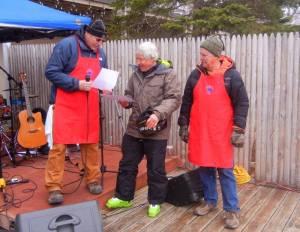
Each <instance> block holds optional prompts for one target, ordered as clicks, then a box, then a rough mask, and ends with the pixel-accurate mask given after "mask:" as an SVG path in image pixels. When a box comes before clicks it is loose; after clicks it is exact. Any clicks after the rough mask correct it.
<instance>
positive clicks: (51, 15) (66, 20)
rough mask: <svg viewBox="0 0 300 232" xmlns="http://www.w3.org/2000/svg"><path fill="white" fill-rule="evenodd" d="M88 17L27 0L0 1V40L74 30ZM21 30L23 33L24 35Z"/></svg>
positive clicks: (29, 37)
mask: <svg viewBox="0 0 300 232" xmlns="http://www.w3.org/2000/svg"><path fill="white" fill-rule="evenodd" d="M90 21H91V19H90V18H89V17H83V16H77V15H72V14H69V13H66V12H63V11H59V10H55V9H52V8H50V7H46V6H43V5H40V4H38V3H34V2H31V1H29V0H0V42H7V41H20V40H22V39H31V38H35V37H39V38H41V37H43V35H44V36H45V37H49V36H52V37H53V36H55V35H56V33H61V32H63V31H64V32H66V31H70V30H77V29H79V28H80V26H81V25H83V24H89V23H90ZM24 33H25V34H24Z"/></svg>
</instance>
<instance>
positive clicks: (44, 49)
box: [9, 33, 300, 188]
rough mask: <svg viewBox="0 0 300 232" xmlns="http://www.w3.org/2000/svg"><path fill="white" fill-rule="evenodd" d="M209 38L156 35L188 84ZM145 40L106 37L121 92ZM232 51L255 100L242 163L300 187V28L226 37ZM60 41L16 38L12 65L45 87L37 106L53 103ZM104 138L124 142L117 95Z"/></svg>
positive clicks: (174, 145)
mask: <svg viewBox="0 0 300 232" xmlns="http://www.w3.org/2000/svg"><path fill="white" fill-rule="evenodd" d="M203 39H204V37H197V38H191V37H187V38H179V39H178V38H170V39H156V40H152V41H153V42H155V43H156V44H157V46H158V47H159V51H160V56H161V57H162V58H165V59H170V60H172V61H173V64H174V68H175V70H176V71H177V74H178V78H179V79H180V81H181V90H182V92H183V90H184V85H185V82H186V80H187V77H188V75H189V73H190V72H191V70H192V69H193V68H194V67H195V65H196V64H197V63H198V61H199V47H200V43H201V41H203ZM142 41H145V40H122V41H108V42H107V43H106V44H105V50H106V52H107V57H108V63H109V67H110V68H111V69H114V70H118V71H119V72H120V77H119V80H118V83H117V86H116V88H115V91H114V92H115V94H123V92H124V89H125V88H126V84H127V80H128V78H129V76H130V74H131V68H130V67H129V66H128V64H133V63H134V62H135V61H134V51H135V50H136V48H137V46H138V45H139V43H141V42H142ZM223 41H224V44H225V46H226V49H225V53H226V54H227V55H229V56H231V57H232V58H233V59H234V60H235V62H236V66H237V69H238V70H239V71H240V73H241V74H242V78H243V80H244V82H245V85H246V88H247V91H248V94H249V99H250V109H249V117H248V119H247V125H248V126H247V131H246V135H245V136H246V142H245V147H244V148H243V149H235V157H236V163H237V164H240V165H243V166H244V167H245V168H246V169H248V170H250V171H251V172H253V174H254V175H255V177H256V179H257V180H260V181H267V182H273V183H280V184H285V185H289V186H291V187H297V188H300V156H299V153H300V123H299V121H300V120H299V119H300V96H299V95H300V94H299V92H300V91H299V88H300V86H299V79H300V77H299V75H300V73H299V69H300V68H299V67H300V65H299V63H300V38H299V33H289V34H288V33H283V34H280V33H278V34H271V35H266V34H258V35H256V34H254V35H237V36H235V35H234V36H223ZM53 46H54V44H36V45H28V44H25V45H20V44H16V45H12V46H11V48H10V55H9V60H10V65H11V67H10V70H11V73H12V74H13V75H14V76H16V75H17V73H18V72H19V71H25V72H26V73H27V74H28V77H29V86H30V87H31V89H30V92H31V93H33V94H38V95H39V96H40V97H39V98H38V99H33V100H32V103H33V106H34V107H36V106H41V107H43V108H47V105H48V96H49V86H50V85H49V82H48V81H47V80H46V79H45V77H44V68H45V65H46V63H47V60H48V57H49V56H50V54H51V51H52V49H53ZM102 101H103V107H102V108H103V112H104V120H103V123H104V127H103V128H104V141H105V142H106V143H110V144H115V145H119V144H120V143H121V139H122V134H123V132H124V129H123V127H125V126H126V122H127V120H128V116H129V111H125V110H124V109H121V108H120V107H119V106H118V104H116V102H111V101H109V100H106V99H103V100H102ZM178 113H179V112H178V111H176V112H175V113H174V114H173V122H172V131H171V136H170V139H169V143H168V144H169V145H168V146H169V147H168V148H169V152H174V153H177V154H182V157H183V160H184V161H185V163H186V165H187V166H189V164H188V162H187V158H186V153H187V149H186V145H185V144H184V143H182V142H181V141H180V139H179V137H178V127H177V122H176V121H177V118H178Z"/></svg>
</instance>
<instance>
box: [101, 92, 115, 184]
mask: <svg viewBox="0 0 300 232" xmlns="http://www.w3.org/2000/svg"><path fill="white" fill-rule="evenodd" d="M101 99H102V98H101V96H100V153H101V166H100V171H101V185H102V188H103V184H104V173H105V172H111V173H118V172H117V171H109V170H107V169H106V166H105V164H104V141H103V126H102V125H103V120H104V115H103V111H102V104H101Z"/></svg>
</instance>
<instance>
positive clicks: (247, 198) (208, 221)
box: [102, 170, 300, 232]
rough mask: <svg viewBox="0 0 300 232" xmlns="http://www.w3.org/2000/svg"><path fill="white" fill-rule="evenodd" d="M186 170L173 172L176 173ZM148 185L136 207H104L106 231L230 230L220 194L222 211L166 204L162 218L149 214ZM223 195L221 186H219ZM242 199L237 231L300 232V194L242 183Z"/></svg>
mask: <svg viewBox="0 0 300 232" xmlns="http://www.w3.org/2000/svg"><path fill="white" fill-rule="evenodd" d="M182 172H183V170H176V171H174V172H172V173H170V174H169V175H172V176H176V175H178V174H180V173H182ZM147 190H148V189H147V187H144V188H142V189H140V190H139V191H137V193H136V197H135V199H134V207H133V208H131V209H119V210H112V211H109V210H107V209H103V210H102V218H103V226H104V231H105V232H108V231H111V232H115V231H122V232H125V231H126V232H138V231H139V232H140V231H149V232H150V231H151V232H153V231H155V232H158V231H163V232H171V231H172V232H173V231H180V232H181V231H184V232H194V231H206V232H217V231H230V230H227V229H224V225H223V219H222V213H223V211H222V200H221V199H222V197H221V196H219V199H220V201H219V202H218V210H216V211H214V212H212V213H210V214H208V215H206V216H203V217H198V216H194V215H193V210H194V208H195V207H196V205H190V206H186V207H175V206H173V205H171V204H168V203H164V204H163V205H162V209H161V213H160V215H159V217H157V218H154V219H151V218H148V217H147V206H148V204H147ZM218 192H219V194H220V188H219V186H218ZM238 195H239V200H240V207H241V212H240V217H241V218H240V223H241V224H240V227H239V228H238V229H236V230H234V231H247V232H255V231H265V232H277V231H289V232H291V231H293V232H296V231H299V232H300V193H297V192H291V191H285V190H282V189H277V188H271V187H264V186H258V185H255V184H245V185H240V186H238Z"/></svg>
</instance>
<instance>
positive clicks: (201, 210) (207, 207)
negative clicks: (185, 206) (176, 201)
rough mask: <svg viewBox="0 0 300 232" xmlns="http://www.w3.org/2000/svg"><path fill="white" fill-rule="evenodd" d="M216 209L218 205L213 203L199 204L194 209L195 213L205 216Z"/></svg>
mask: <svg viewBox="0 0 300 232" xmlns="http://www.w3.org/2000/svg"><path fill="white" fill-rule="evenodd" d="M216 209H217V206H215V205H213V204H209V203H208V204H207V203H203V204H202V205H200V206H198V207H197V208H196V209H195V210H194V214H195V215H198V216H204V215H206V214H208V213H209V212H212V211H214V210H216Z"/></svg>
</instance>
